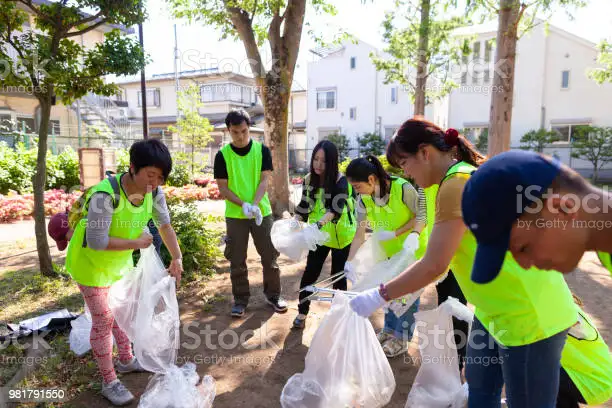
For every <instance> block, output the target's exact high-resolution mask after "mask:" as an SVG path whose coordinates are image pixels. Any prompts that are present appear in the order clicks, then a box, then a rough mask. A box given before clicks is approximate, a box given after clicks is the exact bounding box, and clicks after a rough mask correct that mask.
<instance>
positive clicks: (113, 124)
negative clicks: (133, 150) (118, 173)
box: [0, 0, 138, 151]
mask: <svg viewBox="0 0 612 408" xmlns="http://www.w3.org/2000/svg"><path fill="white" fill-rule="evenodd" d="M32 3H33V4H34V5H35V6H39V5H42V4H49V3H51V2H50V1H49V0H32ZM20 8H22V9H23V10H25V11H30V10H29V8H27V7H26V6H23V5H21V6H20ZM34 25H35V22H34V16H33V15H30V16H29V20H28V21H27V22H26V23H25V24H24V31H25V30H29V29H30V28H31V27H34ZM114 28H119V29H121V30H122V31H123V32H124V33H126V34H129V33H130V30H128V29H126V28H125V27H118V26H112V25H101V26H99V27H96V28H95V29H94V30H91V31H89V32H87V33H85V34H83V35H80V36H78V37H73V40H74V41H76V42H78V43H80V44H81V45H82V46H84V47H86V48H89V47H93V46H94V45H95V44H98V43H100V42H102V41H103V40H104V34H105V33H106V32H108V31H110V30H112V29H114ZM9 55H10V56H11V57H13V58H14V59H16V58H17V52H16V51H15V50H13V49H9ZM117 99H118V98H102V97H97V96H95V95H88V96H87V97H85V98H83V99H81V100H80V101H77V102H75V103H74V104H72V105H69V106H67V105H62V104H61V103H58V104H56V105H55V106H53V107H52V108H51V119H50V120H51V124H50V126H49V135H50V138H49V146H50V149H52V150H54V151H57V150H60V149H61V148H62V147H63V146H66V145H71V146H73V147H75V148H76V147H80V146H82V147H87V146H107V145H110V144H112V142H113V141H116V140H118V139H119V138H120V137H121V136H125V134H121V132H120V130H121V128H125V126H124V125H122V124H120V123H118V122H117V121H116V120H113V119H112V116H113V115H112V113H113V112H116V113H117V115H120V114H119V111H120V110H121V105H127V104H126V103H125V102H123V101H120V100H117ZM39 122H40V113H39V109H38V100H37V99H36V97H35V96H34V95H33V93H32V90H31V89H27V88H25V87H9V86H5V87H2V88H0V140H4V141H6V142H7V143H9V144H12V143H14V138H13V137H9V136H6V135H2V131H5V132H6V131H8V130H15V129H16V130H17V131H18V132H21V133H24V140H25V142H26V144H27V143H28V141H29V140H30V138H31V137H33V135H34V134H37V132H38V126H39ZM134 130H135V131H136V132H137V131H138V130H137V129H134Z"/></svg>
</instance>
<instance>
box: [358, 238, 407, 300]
mask: <svg viewBox="0 0 612 408" xmlns="http://www.w3.org/2000/svg"><path fill="white" fill-rule="evenodd" d="M370 240H372V238H370ZM370 240H368V241H370ZM364 245H365V244H364ZM374 245H375V244H372V246H374ZM360 251H361V248H359V251H358V252H357V254H356V255H355V261H351V262H352V263H353V262H354V263H355V265H356V266H357V268H358V269H360V270H362V271H363V272H362V273H361V275H360V274H359V273H358V274H357V276H358V279H357V281H356V282H355V284H354V285H353V286H352V287H351V290H352V291H355V292H361V291H364V290H368V289H372V288H375V287H378V286H379V285H380V283H381V282H389V281H390V280H391V279H393V278H395V277H396V276H398V275H399V274H400V273H402V272H404V271H405V270H406V268H408V266H410V265H411V264H413V263H414V262H415V261H416V258H415V256H414V252H412V251H408V250H401V251H400V252H398V253H397V254H395V255H393V256H392V257H391V258H389V259H384V255H383V259H382V260H379V261H378V262H374V263H372V262H371V261H368V260H365V259H364V261H363V263H364V264H367V265H366V266H365V267H364V266H363V265H360V264H359V263H357V262H359V261H357V260H356V258H357V255H358V254H359V252H360ZM372 251H373V252H374V256H375V255H376V250H375V249H373V250H372ZM364 258H365V257H364ZM359 276H360V278H359Z"/></svg>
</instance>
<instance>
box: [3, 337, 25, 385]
mask: <svg viewBox="0 0 612 408" xmlns="http://www.w3.org/2000/svg"><path fill="white" fill-rule="evenodd" d="M1 347H2V353H1V354H2V355H1V356H0V385H4V384H6V383H8V382H9V380H10V379H11V378H13V376H14V375H15V374H17V371H19V368H20V367H21V364H20V361H19V359H20V358H23V357H25V355H26V349H25V348H24V347H18V346H16V345H14V344H9V345H8V346H1Z"/></svg>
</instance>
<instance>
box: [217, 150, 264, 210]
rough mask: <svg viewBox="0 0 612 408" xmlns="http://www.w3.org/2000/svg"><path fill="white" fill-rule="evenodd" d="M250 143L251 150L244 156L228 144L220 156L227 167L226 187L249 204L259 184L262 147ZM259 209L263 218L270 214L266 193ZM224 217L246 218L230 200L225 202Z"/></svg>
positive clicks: (251, 202)
mask: <svg viewBox="0 0 612 408" xmlns="http://www.w3.org/2000/svg"><path fill="white" fill-rule="evenodd" d="M252 143H253V144H252V145H251V150H249V152H248V153H247V154H246V156H240V155H239V154H236V152H234V151H233V150H232V146H231V145H230V144H226V145H225V146H223V147H222V148H221V154H223V158H224V159H225V165H226V167H227V176H228V179H227V186H228V188H229V189H230V191H232V192H233V193H234V194H236V195H237V196H238V198H240V199H241V200H242V201H244V202H247V203H249V204H253V200H255V193H256V192H257V187H259V182H260V181H261V166H262V153H261V152H262V147H263V146H262V144H261V143H259V142H256V141H255V140H253V141H252ZM259 209H260V210H261V215H263V216H264V217H266V216H268V215H270V214H272V207H271V206H270V199H269V198H268V193H265V194H264V196H263V198H262V199H261V201H260V202H259ZM225 217H226V218H242V219H246V218H247V217H246V216H245V215H244V214H243V212H242V207H241V206H239V205H236V204H234V203H232V202H231V201H230V200H225Z"/></svg>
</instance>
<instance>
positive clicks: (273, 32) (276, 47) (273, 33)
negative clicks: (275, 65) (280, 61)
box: [268, 9, 283, 58]
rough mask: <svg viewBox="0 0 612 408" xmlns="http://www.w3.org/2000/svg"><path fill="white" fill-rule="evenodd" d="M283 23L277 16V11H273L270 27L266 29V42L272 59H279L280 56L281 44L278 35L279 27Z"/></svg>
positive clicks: (278, 15)
mask: <svg viewBox="0 0 612 408" xmlns="http://www.w3.org/2000/svg"><path fill="white" fill-rule="evenodd" d="M282 22H283V19H282V18H281V16H280V14H279V10H278V9H277V10H274V15H273V16H272V21H271V22H270V27H268V41H270V48H271V49H272V56H273V58H276V57H280V56H281V54H282V49H281V46H282V43H281V35H280V27H281V24H282Z"/></svg>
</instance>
